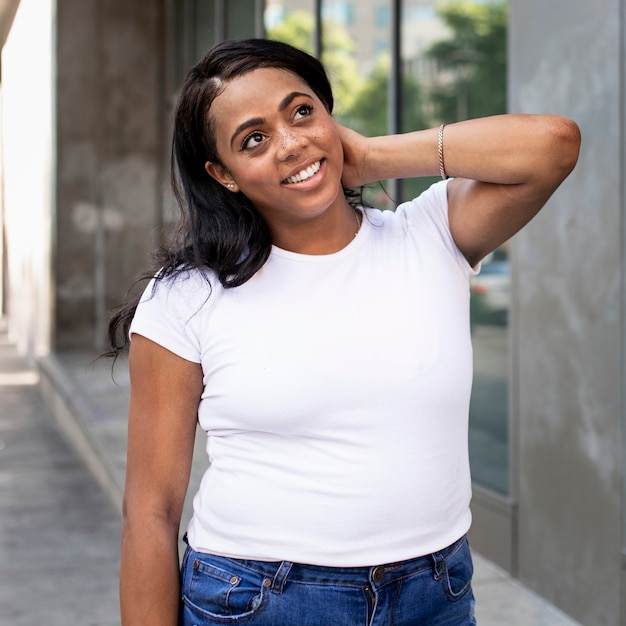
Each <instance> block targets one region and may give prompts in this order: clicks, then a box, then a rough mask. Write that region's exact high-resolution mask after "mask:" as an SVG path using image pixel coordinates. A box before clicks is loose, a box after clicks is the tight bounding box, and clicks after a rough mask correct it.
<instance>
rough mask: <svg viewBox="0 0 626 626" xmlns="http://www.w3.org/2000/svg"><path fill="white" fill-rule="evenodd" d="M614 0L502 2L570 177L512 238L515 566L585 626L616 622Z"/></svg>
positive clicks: (617, 149)
mask: <svg viewBox="0 0 626 626" xmlns="http://www.w3.org/2000/svg"><path fill="white" fill-rule="evenodd" d="M622 10H623V6H622V3H621V2H619V1H618V0H595V1H594V2H590V1H589V0H511V2H510V20H509V23H510V74H509V84H510V96H511V97H510V110H511V111H512V112H528V113H536V112H550V113H560V114H565V115H568V116H570V117H572V118H574V119H575V120H576V121H577V122H578V123H579V125H580V127H581V129H582V134H583V148H582V153H581V158H580V162H579V164H578V167H577V169H576V171H575V173H574V174H573V175H572V176H571V178H570V179H568V180H567V181H566V183H565V184H564V185H563V187H562V188H561V189H560V190H559V191H558V193H557V194H556V196H555V197H554V198H553V199H552V201H551V202H550V203H549V205H548V206H547V207H546V208H545V209H544V210H543V211H542V213H541V214H540V215H539V216H538V217H537V218H536V220H535V221H534V222H533V223H532V224H531V225H530V226H529V227H528V228H527V229H526V230H525V231H523V232H522V233H521V234H520V235H518V236H517V237H516V238H515V241H514V257H515V272H516V273H515V276H514V281H515V282H514V294H515V302H514V311H513V313H514V315H513V325H512V328H513V329H514V332H515V334H514V338H513V354H514V374H515V375H514V376H513V397H514V398H515V400H514V402H513V423H514V424H515V425H516V428H515V438H516V441H515V447H514V449H515V454H516V455H517V458H516V459H515V461H516V465H517V467H518V472H517V480H516V483H515V490H516V493H515V494H514V495H515V496H517V499H518V506H519V510H518V514H519V526H518V529H519V536H518V545H517V549H518V568H519V570H518V573H519V576H520V578H521V579H522V580H523V581H524V582H526V583H528V584H530V586H531V587H533V588H535V589H536V590H537V591H538V592H539V593H540V594H541V595H543V596H545V597H546V598H548V599H549V600H550V601H552V602H554V603H555V604H557V605H559V606H560V607H561V608H563V609H564V610H565V611H566V612H568V613H570V614H571V615H573V616H574V617H575V618H577V619H578V620H579V621H581V622H582V623H584V624H589V625H592V626H600V625H601V624H617V623H619V617H618V616H619V610H620V596H619V578H620V551H621V517H622V515H621V512H622V502H621V458H620V456H621V444H620V432H621V428H620V414H621V411H622V391H621V380H622V374H621V367H622V365H621V361H622V355H623V337H622V324H623V321H622V315H623V312H622V310H621V301H622V297H623V295H622V293H623V292H622V267H621V254H622V234H621V222H622V215H623V210H624V207H623V198H622V194H621V187H622V185H623V177H624V163H623V159H622V152H623V150H624V137H623V124H624V108H623V98H622V96H623V88H624V81H623V75H622V71H623V67H622V59H623V54H624V49H623V37H624V30H623V29H624V25H623V23H622Z"/></svg>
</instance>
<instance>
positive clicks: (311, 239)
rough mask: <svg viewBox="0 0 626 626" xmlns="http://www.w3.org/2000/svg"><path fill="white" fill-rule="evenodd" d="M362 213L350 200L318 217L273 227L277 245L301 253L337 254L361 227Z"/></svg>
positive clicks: (273, 236) (274, 239) (273, 237)
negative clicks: (351, 204) (349, 202)
mask: <svg viewBox="0 0 626 626" xmlns="http://www.w3.org/2000/svg"><path fill="white" fill-rule="evenodd" d="M361 220H362V214H361V212H360V211H358V210H356V209H354V208H353V207H352V206H350V205H349V204H348V203H347V202H346V203H345V205H344V206H342V207H341V210H337V211H333V212H332V213H331V212H330V211H327V212H325V213H324V214H323V215H320V216H318V217H315V218H311V219H308V220H299V221H298V222H294V223H290V224H279V225H276V224H275V225H273V226H270V228H271V231H272V239H273V242H274V244H275V245H276V246H278V247H279V248H282V249H283V250H289V251H290V252H297V253H299V254H309V255H322V254H333V253H335V252H339V250H342V249H343V248H345V247H346V246H347V245H348V244H349V243H350V242H351V241H352V240H353V239H354V238H355V237H356V235H357V233H358V231H359V228H360V227H361Z"/></svg>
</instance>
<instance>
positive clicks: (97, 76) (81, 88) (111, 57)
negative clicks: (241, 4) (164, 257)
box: [53, 0, 169, 349]
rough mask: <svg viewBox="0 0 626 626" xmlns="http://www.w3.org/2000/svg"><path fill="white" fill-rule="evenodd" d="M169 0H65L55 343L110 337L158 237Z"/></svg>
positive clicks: (60, 28)
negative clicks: (112, 315)
mask: <svg viewBox="0 0 626 626" xmlns="http://www.w3.org/2000/svg"><path fill="white" fill-rule="evenodd" d="M164 6H165V3H164V2H163V0H142V1H141V2H128V1H127V0H58V3H57V11H58V15H57V50H58V67H59V72H58V84H57V124H58V127H57V140H58V178H57V185H58V187H57V190H58V195H57V205H58V214H57V218H56V224H55V227H56V233H55V237H56V247H55V249H56V267H55V270H54V274H55V278H56V289H55V297H56V301H55V305H56V306H55V310H56V319H55V323H54V329H55V331H54V333H53V347H54V348H56V349H70V348H76V347H77V348H84V347H86V346H94V345H95V346H96V347H97V348H99V347H102V341H103V338H104V332H103V331H104V326H105V325H106V321H107V317H108V309H109V308H111V307H113V306H115V305H117V304H119V302H120V300H121V298H122V297H123V296H124V294H125V292H126V289H127V288H128V286H129V285H130V283H131V280H132V279H133V277H134V276H136V275H137V274H138V273H139V272H140V271H142V270H145V269H147V265H148V263H149V253H150V251H151V250H152V249H153V247H154V245H155V244H156V243H157V241H158V237H159V227H160V221H161V213H162V211H161V185H162V184H163V183H162V181H163V179H164V176H163V162H164V159H163V154H162V152H163V145H164V144H165V142H164V138H163V129H164V127H165V123H164V115H165V111H164V104H165V103H166V102H167V97H166V93H165V89H166V88H165V83H166V81H167V73H168V64H167V63H166V59H168V58H169V55H168V50H167V45H166V44H167V37H166V33H165V28H166V15H165V14H164V12H165V9H164Z"/></svg>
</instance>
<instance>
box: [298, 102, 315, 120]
mask: <svg viewBox="0 0 626 626" xmlns="http://www.w3.org/2000/svg"><path fill="white" fill-rule="evenodd" d="M311 113H313V106H312V105H310V104H301V105H300V106H299V107H298V108H297V109H296V115H295V119H302V118H303V117H307V116H309V115H311Z"/></svg>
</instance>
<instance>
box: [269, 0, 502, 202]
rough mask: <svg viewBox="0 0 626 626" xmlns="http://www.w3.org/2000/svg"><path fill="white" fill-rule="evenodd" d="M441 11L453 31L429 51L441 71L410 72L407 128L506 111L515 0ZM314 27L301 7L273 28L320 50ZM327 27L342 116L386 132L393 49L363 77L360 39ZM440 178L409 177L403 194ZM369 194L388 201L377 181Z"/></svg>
mask: <svg viewBox="0 0 626 626" xmlns="http://www.w3.org/2000/svg"><path fill="white" fill-rule="evenodd" d="M437 13H438V16H439V17H440V19H441V20H442V21H443V22H444V24H445V25H446V26H447V28H448V31H449V33H450V36H449V37H448V38H446V39H442V40H440V41H437V42H436V43H434V44H433V45H432V46H430V48H428V49H427V50H426V52H425V58H426V59H429V60H431V61H432V62H433V63H434V65H435V67H436V70H435V72H434V74H429V75H428V76H415V75H414V74H410V73H409V72H408V71H403V82H402V105H403V106H402V115H403V120H402V128H403V129H405V130H406V131H409V130H419V129H421V128H427V127H429V126H436V125H438V124H439V123H441V122H446V123H450V122H454V121H458V120H462V119H469V118H476V117H483V116H487V115H496V114H499V113H504V112H506V93H507V91H506V90H507V84H506V80H507V78H506V66H507V20H508V7H507V1H506V0H492V1H491V2H486V3H485V2H476V1H471V0H441V1H440V2H439V3H438V5H437ZM314 34H315V18H314V15H313V14H312V13H311V12H309V11H298V10H295V11H290V12H289V13H287V15H286V17H285V19H284V20H283V21H282V22H281V23H280V24H279V25H277V26H275V27H273V28H270V29H268V33H267V36H268V37H269V38H270V39H277V40H280V41H285V42H287V43H290V44H292V45H294V46H296V47H298V48H301V49H302V50H305V51H307V52H309V53H311V54H313V53H314V47H315V46H314ZM322 34H323V46H322V47H323V53H322V62H323V64H324V66H325V67H326V70H327V72H328V75H329V78H330V81H331V84H332V86H333V91H334V95H335V110H334V115H335V116H336V118H337V119H338V120H339V121H340V122H341V123H343V124H345V125H346V126H349V127H350V128H353V129H355V130H356V131H358V132H360V133H362V134H363V135H366V136H369V137H373V136H376V135H384V134H386V133H387V132H388V119H387V116H388V106H387V101H388V94H387V92H388V83H389V69H390V59H389V53H388V52H383V53H381V54H380V55H379V56H378V58H377V59H376V62H375V64H374V66H373V69H372V70H371V71H370V73H369V75H368V76H361V74H360V72H359V67H358V64H357V61H356V56H355V42H354V40H353V39H352V38H351V37H350V35H349V33H348V32H347V30H346V29H345V28H344V27H343V26H342V25H341V24H339V23H337V22H335V21H333V20H324V22H323V26H322ZM403 69H404V70H407V69H408V65H407V68H403ZM426 112H428V113H426ZM436 180H437V178H420V179H410V180H405V181H404V184H403V194H402V195H403V196H404V198H413V197H415V196H417V195H418V194H419V193H420V192H421V191H423V190H424V189H426V188H427V187H428V186H429V185H430V184H432V183H433V182H434V181H436ZM367 195H368V196H371V197H372V198H374V199H375V200H376V201H377V204H379V205H380V204H387V201H388V198H387V197H385V192H384V189H383V187H380V186H378V187H374V189H372V190H368V191H367Z"/></svg>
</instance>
